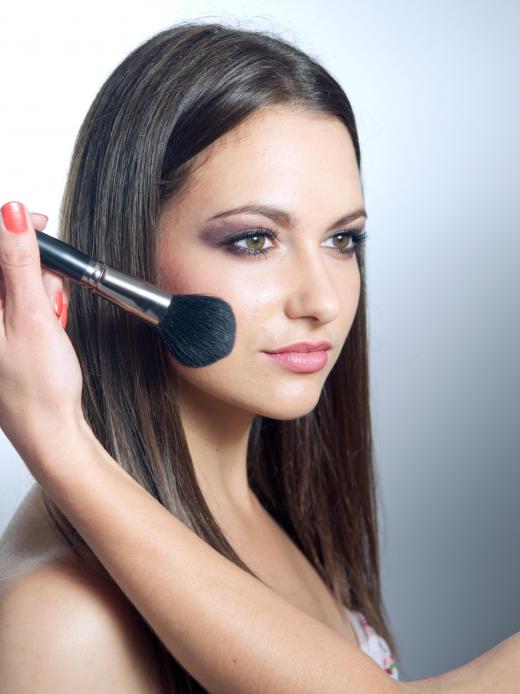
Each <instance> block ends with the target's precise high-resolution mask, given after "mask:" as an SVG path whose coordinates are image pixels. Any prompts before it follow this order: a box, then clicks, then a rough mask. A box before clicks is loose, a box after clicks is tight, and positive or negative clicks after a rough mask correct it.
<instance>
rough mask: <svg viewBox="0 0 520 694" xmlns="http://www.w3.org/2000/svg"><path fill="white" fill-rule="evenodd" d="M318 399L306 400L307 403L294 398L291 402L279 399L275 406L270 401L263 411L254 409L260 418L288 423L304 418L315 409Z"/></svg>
mask: <svg viewBox="0 0 520 694" xmlns="http://www.w3.org/2000/svg"><path fill="white" fill-rule="evenodd" d="M318 401H319V397H318V398H314V399H312V400H311V399H308V400H307V401H304V400H302V399H301V398H300V399H298V398H295V399H293V400H289V399H285V400H283V399H281V398H280V399H279V400H278V401H277V403H276V406H273V402H272V401H271V402H270V403H269V405H267V406H266V407H265V409H259V408H258V407H257V408H256V410H255V411H256V414H257V415H260V416H262V417H269V419H279V420H281V421H289V420H291V419H298V418H299V417H305V415H308V414H309V412H312V410H313V409H314V408H315V407H316V405H317V404H318Z"/></svg>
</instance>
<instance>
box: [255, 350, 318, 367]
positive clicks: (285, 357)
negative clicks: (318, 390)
mask: <svg viewBox="0 0 520 694" xmlns="http://www.w3.org/2000/svg"><path fill="white" fill-rule="evenodd" d="M265 355H266V357H267V358H268V359H271V360H272V361H275V362H277V363H278V364H279V365H280V366H282V367H283V368H286V369H289V371H295V372H296V373H312V372H314V371H319V370H320V369H323V367H324V366H325V365H326V364H327V361H328V359H329V353H328V351H327V350H326V349H321V350H313V351H312V352H294V351H293V352H265Z"/></svg>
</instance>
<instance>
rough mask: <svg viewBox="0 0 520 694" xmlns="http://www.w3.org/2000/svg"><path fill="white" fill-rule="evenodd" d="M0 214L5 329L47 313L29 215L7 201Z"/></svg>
mask: <svg viewBox="0 0 520 694" xmlns="http://www.w3.org/2000/svg"><path fill="white" fill-rule="evenodd" d="M1 211H2V214H1V215H0V217H1V219H0V269H1V270H2V274H3V278H4V285H5V307H4V323H5V331H6V332H9V329H13V330H15V331H16V330H17V329H18V328H19V327H20V326H22V324H23V323H26V322H27V320H28V318H30V317H33V316H34V317H36V316H38V315H39V314H41V313H42V312H48V310H49V306H48V299H47V295H46V292H45V287H44V285H43V280H42V274H41V268H40V249H39V247H38V240H37V238H36V234H35V231H34V226H33V223H32V220H31V216H30V214H29V212H28V210H27V209H26V207H25V206H24V205H22V203H20V202H8V203H6V204H5V205H3V206H2V208H1Z"/></svg>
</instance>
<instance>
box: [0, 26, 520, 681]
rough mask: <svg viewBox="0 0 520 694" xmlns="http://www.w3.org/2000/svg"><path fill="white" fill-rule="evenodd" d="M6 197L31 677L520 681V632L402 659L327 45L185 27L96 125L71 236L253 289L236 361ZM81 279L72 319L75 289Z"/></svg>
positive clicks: (144, 61) (107, 257) (15, 542)
mask: <svg viewBox="0 0 520 694" xmlns="http://www.w3.org/2000/svg"><path fill="white" fill-rule="evenodd" d="M245 207H247V208H248V210H245V209H244V208H245ZM237 208H241V211H240V212H238V211H237ZM231 211H233V213H231ZM2 213H3V222H2V229H1V235H0V257H1V258H2V271H3V288H2V294H3V306H2V321H1V322H0V325H2V326H3V330H2V331H0V333H1V335H0V344H1V347H0V426H1V427H2V428H3V430H4V432H5V433H6V435H7V436H8V437H9V439H10V440H11V442H12V443H13V445H14V446H15V447H16V448H17V450H18V452H19V453H20V455H21V456H22V458H23V460H24V461H25V462H26V463H27V465H28V467H29V469H30V470H31V472H32V473H33V475H34V476H35V477H36V479H37V481H38V483H39V484H40V485H41V486H36V487H35V488H34V489H33V490H32V491H31V493H30V495H29V497H28V498H27V499H26V501H25V503H24V504H23V505H22V507H21V509H20V511H19V512H18V514H17V515H16V516H15V518H14V519H13V521H12V523H11V524H10V526H9V527H8V529H7V531H6V534H5V536H4V538H3V542H2V560H3V561H2V578H3V581H2V586H3V588H2V603H1V604H2V610H1V619H2V628H1V630H0V631H1V633H2V634H3V635H4V638H3V641H2V648H1V649H0V665H2V666H3V667H2V671H3V672H7V673H8V677H9V691H10V692H16V691H24V690H26V689H29V690H31V689H34V686H35V683H36V682H38V686H40V688H42V689H43V690H44V691H46V690H49V691H55V692H57V691H70V690H72V688H73V689H74V691H78V682H81V687H83V688H84V690H85V691H86V690H87V688H88V689H89V690H92V689H94V690H95V691H96V692H103V691H109V690H110V691H114V686H115V690H116V691H120V690H121V691H125V692H127V691H135V692H144V691H146V692H152V691H157V692H162V691H164V692H177V691H180V692H185V691H186V692H188V691H204V690H209V691H225V692H232V691H237V692H239V691H240V692H243V691H247V692H264V691H269V692H286V691H287V692H289V691H290V692H292V691H309V692H316V691H324V692H325V691H331V692H332V691H338V692H339V691H342V692H349V693H350V692H352V693H353V692H359V691H381V692H385V691H388V692H390V691H398V690H402V691H419V690H420V691H422V689H423V688H426V687H428V688H429V691H444V690H445V689H444V687H446V686H448V685H450V684H451V683H453V685H454V686H459V684H460V682H462V683H463V684H464V686H466V687H467V688H466V689H464V691H468V692H469V691H477V690H476V689H474V688H473V689H470V688H469V687H474V686H475V677H476V673H477V672H478V673H479V683H480V684H479V686H480V685H481V684H482V683H484V685H485V683H486V682H487V681H490V682H491V681H496V679H495V678H496V676H497V672H498V673H499V675H500V677H502V680H500V681H501V682H502V683H503V684H504V686H508V683H509V681H510V680H508V679H507V678H508V677H510V675H511V673H513V672H514V668H516V671H517V672H518V664H517V663H514V658H513V656H512V655H511V653H512V652H513V646H516V645H517V643H516V641H515V642H514V643H513V640H512V639H508V640H507V641H506V642H503V644H500V646H499V647H497V649H494V651H492V652H490V654H486V656H483V657H482V659H477V661H478V662H477V661H474V663H473V664H472V666H466V667H465V668H461V669H459V670H457V671H454V673H450V674H449V675H447V676H444V678H433V680H428V681H424V682H419V683H406V684H405V683H399V682H398V672H397V667H396V665H395V662H394V659H393V656H392V653H394V654H395V648H394V644H393V641H392V638H391V635H390V632H389V630H388V627H387V624H386V621H385V615H384V609H383V605H382V601H381V594H380V581H379V563H378V550H377V516H376V503H375V498H376V497H375V487H374V474H373V467H372V449H371V431H370V412H369V391H368V371H367V349H366V346H367V339H366V322H365V320H366V317H365V288H364V253H363V240H364V234H363V228H364V222H365V219H366V212H365V211H364V207H363V194H362V186H361V179H360V152H359V143H358V138H357V132H356V126H355V120H354V116H353V113H352V110H351V107H350V104H349V101H348V99H347V97H346V96H345V94H344V92H343V91H342V89H341V88H340V87H339V85H338V84H337V83H336V82H335V80H334V79H333V78H332V77H331V76H330V75H329V74H328V73H327V72H326V71H325V70H324V69H323V68H322V67H321V66H319V65H318V64H317V63H316V62H315V61H313V60H312V59H311V58H309V57H308V56H306V55H305V54H303V53H302V52H300V51H299V50H298V49H296V48H295V47H293V46H290V45H289V44H287V43H285V42H283V41H280V40H279V39H276V38H274V37H271V36H268V35H266V34H260V33H257V32H248V31H239V30H236V29H231V28H228V27H224V26H222V25H218V24H185V25H179V26H176V27H173V28H172V29H169V30H167V31H164V32H162V33H160V34H158V35H157V36H155V37H153V38H152V39H150V40H149V41H147V42H146V43H144V44H143V45H142V46H140V47H138V48H137V49H136V50H135V51H134V52H133V53H131V54H130V55H129V56H128V57H127V58H126V59H125V60H124V61H123V63H122V64H121V65H120V66H119V67H118V68H117V69H116V70H115V71H114V73H113V74H112V75H111V76H110V77H109V78H108V80H107V82H106V83H105V85H104V86H103V87H102V89H101V91H100V92H99V94H98V96H97V97H96V99H95V101H94V103H93V104H92V107H91V109H90V111H89V113H88V114H87V116H86V118H85V121H84V123H83V125H82V128H81V130H80V133H79V136H78V139H77V142H76V147H75V151H74V154H73V158H72V165H71V170H70V173H69V178H68V182H67V188H66V192H65V197H64V202H63V207H62V214H61V220H60V227H61V228H60V235H61V236H62V237H63V238H64V239H65V240H66V241H68V242H70V243H72V244H73V245H75V246H77V247H79V248H81V249H82V250H84V251H85V252H87V253H89V254H90V255H92V256H93V257H95V258H100V259H102V260H104V261H105V262H106V263H108V264H109V265H111V266H113V267H117V268H119V269H121V270H123V271H125V272H128V273H130V274H133V275H135V276H137V277H141V278H143V279H146V280H148V281H150V282H152V283H154V284H156V285H158V286H160V287H162V288H163V289H165V290H167V291H168V292H170V293H174V294H189V293H201V294H203V293H209V294H213V295H217V296H219V297H221V298H223V299H224V300H226V301H227V302H228V303H229V304H230V305H231V306H232V308H233V310H234V313H235V316H236V319H237V338H236V343H235V346H234V349H233V351H232V353H231V354H230V355H228V356H227V357H226V358H224V359H222V360H220V361H218V362H216V363H214V364H211V365H210V366H207V367H203V368H200V369H190V368H186V367H184V366H182V365H181V364H179V363H177V362H176V361H175V360H174V359H173V357H171V356H170V355H169V354H168V353H167V352H166V351H165V349H164V347H163V345H162V344H161V343H160V341H159V339H158V338H157V336H156V335H155V334H152V333H151V332H150V330H149V328H148V327H147V326H145V325H144V324H142V323H140V322H138V321H137V320H135V319H134V318H132V317H131V316H129V315H128V314H126V313H124V312H123V311H121V310H120V309H116V308H115V307H114V306H112V305H111V304H108V303H107V302H104V301H103V300H101V299H99V298H98V297H96V296H94V295H92V294H90V293H89V292H87V291H85V290H84V289H81V288H75V289H74V291H73V292H72V294H71V290H70V287H69V286H68V284H65V285H64V283H63V282H62V280H61V278H59V277H58V276H56V275H54V274H53V273H50V272H48V271H44V272H43V273H41V272H40V267H39V257H38V253H37V244H36V239H35V236H34V227H36V228H40V229H42V228H44V227H45V223H46V220H45V218H44V217H42V216H41V215H37V214H33V215H32V216H30V215H29V212H28V210H27V209H26V208H25V206H23V205H21V204H9V205H4V207H3V208H2ZM10 229H13V230H14V231H17V230H19V232H20V233H12V232H11V231H10ZM256 260H265V261H266V262H262V263H256V262H255V261H256ZM42 275H43V282H42V279H41V277H42ZM60 289H63V293H64V294H65V300H63V294H62V296H61V299H60V296H59V295H58V297H57V301H56V309H57V313H59V314H60V321H61V324H62V326H63V325H64V323H65V320H66V316H67V311H68V308H67V306H68V303H69V301H70V308H71V310H70V318H69V325H68V337H67V335H65V333H63V332H62V331H61V329H60V328H59V327H58V326H57V324H56V322H55V318H54V317H53V315H52V310H51V308H49V303H50V304H51V305H54V304H55V295H56V294H57V292H58V290H60ZM49 299H50V301H49ZM63 316H65V318H63ZM69 338H70V339H69ZM301 341H305V342H311V343H313V344H314V346H315V347H316V348H318V352H317V357H316V362H315V365H314V367H312V368H311V367H309V368H308V369H307V370H306V371H301V370H300V371H294V370H293V369H294V368H295V367H294V364H297V363H301V362H302V357H298V356H292V357H285V358H283V357H280V356H269V354H268V353H269V352H275V353H278V352H279V350H280V349H281V348H283V347H285V346H287V345H290V344H292V343H294V342H301ZM324 341H326V342H328V343H329V347H328V348H324V347H323V346H322V347H321V348H320V345H319V344H318V343H322V342H324ZM307 359H308V360H309V359H310V358H307ZM318 362H319V363H318ZM291 365H292V367H291V368H289V366H291ZM42 405H44V407H42ZM21 413H23V416H22V415H21ZM125 471H126V472H125ZM127 473H128V474H127ZM154 499H155V500H154ZM157 502H159V503H157ZM46 513H47V514H48V516H46V515H45V514H46ZM46 517H48V518H49V519H52V524H49V525H48V526H44V525H43V522H42V519H45V518H46ZM69 521H70V522H69ZM35 527H36V528H38V532H37V533H36V534H35V533H34V528H35ZM58 531H59V534H58ZM35 535H36V536H35ZM204 541H205V542H204ZM93 553H94V554H93ZM98 560H99V561H98ZM35 615H37V617H36V618H35ZM71 632H72V633H74V635H75V639H74V640H72V641H71V639H70V633H71ZM19 643H23V644H24V649H23V650H20V649H19V648H18V647H17V646H16V644H19ZM363 651H364V652H363ZM515 652H516V651H515ZM34 653H36V656H35V655H34ZM39 654H40V655H41V657H37V656H38V655H39ZM491 654H492V655H491ZM42 663H43V664H42ZM385 669H386V672H385ZM389 675H390V676H389ZM486 678H487V679H486ZM511 682H512V680H511ZM114 683H115V685H114ZM435 687H437V689H435ZM79 691H81V689H80V690H79ZM454 691H455V689H454ZM482 691H485V690H482ZM504 691H505V689H504Z"/></svg>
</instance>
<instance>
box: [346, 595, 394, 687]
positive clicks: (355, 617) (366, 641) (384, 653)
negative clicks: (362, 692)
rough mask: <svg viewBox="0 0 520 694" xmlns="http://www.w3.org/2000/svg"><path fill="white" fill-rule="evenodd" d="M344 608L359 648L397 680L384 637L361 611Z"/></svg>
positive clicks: (392, 658)
mask: <svg viewBox="0 0 520 694" xmlns="http://www.w3.org/2000/svg"><path fill="white" fill-rule="evenodd" d="M345 609H346V611H347V614H348V616H349V618H350V622H351V624H352V628H353V629H354V634H355V635H356V638H357V640H358V645H359V647H360V648H361V650H362V651H363V652H364V653H366V654H367V655H369V656H370V657H371V658H372V659H373V660H375V661H376V663H377V664H378V665H380V666H381V667H382V668H383V670H384V671H385V672H387V673H388V674H389V675H390V677H392V678H393V679H394V680H398V679H399V672H398V670H397V665H396V663H395V659H394V656H393V655H392V652H391V650H390V648H389V646H388V644H387V642H386V641H385V639H384V638H383V637H382V636H379V634H378V633H377V631H376V630H375V629H374V628H373V627H371V626H370V624H369V623H368V622H367V620H366V619H365V616H364V615H363V614H362V613H361V612H356V611H354V610H349V609H347V608H345Z"/></svg>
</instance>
